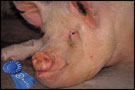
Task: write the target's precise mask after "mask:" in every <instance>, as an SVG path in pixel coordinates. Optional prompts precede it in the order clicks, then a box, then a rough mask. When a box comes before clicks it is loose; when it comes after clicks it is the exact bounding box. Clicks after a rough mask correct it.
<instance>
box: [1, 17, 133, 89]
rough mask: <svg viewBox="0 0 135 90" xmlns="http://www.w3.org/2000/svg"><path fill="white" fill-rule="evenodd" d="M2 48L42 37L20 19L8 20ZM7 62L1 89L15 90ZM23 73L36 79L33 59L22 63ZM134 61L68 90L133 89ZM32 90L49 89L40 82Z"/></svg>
mask: <svg viewBox="0 0 135 90" xmlns="http://www.w3.org/2000/svg"><path fill="white" fill-rule="evenodd" d="M1 26H2V27H1V48H3V47H6V46H9V45H11V44H15V43H20V42H23V41H27V40H30V39H38V38H40V37H41V36H42V33H40V32H39V31H38V30H35V29H33V28H29V26H27V25H25V24H24V23H22V22H21V20H20V19H17V18H16V17H14V18H12V19H11V18H6V19H2V21H1ZM4 63H5V62H3V61H1V89H15V88H16V87H15V84H14V82H13V80H12V78H11V76H10V75H9V74H6V73H4V72H3V70H2V67H3V64H4ZM20 63H21V64H22V66H23V71H25V72H27V73H28V74H30V75H31V76H33V77H35V74H34V69H33V67H32V63H31V57H29V58H28V59H26V60H24V61H20ZM133 63H134V61H131V60H130V59H129V60H124V62H123V63H121V64H118V65H116V66H112V67H109V68H104V69H102V70H101V71H100V72H99V73H98V74H97V75H96V76H95V77H94V78H92V79H91V80H88V81H85V82H83V83H80V84H78V85H75V86H72V87H69V88H67V89H78V88H80V89H116V88H117V89H133V88H134V64H133ZM30 89H47V87H46V86H43V85H42V84H41V83H40V82H39V81H37V83H36V84H35V85H34V86H33V87H31V88H30Z"/></svg>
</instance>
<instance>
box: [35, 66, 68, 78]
mask: <svg viewBox="0 0 135 90" xmlns="http://www.w3.org/2000/svg"><path fill="white" fill-rule="evenodd" d="M67 66H68V64H65V65H63V66H62V67H60V68H58V69H55V70H51V69H49V70H42V69H41V70H36V76H37V77H38V78H42V77H44V78H45V77H46V78H49V77H54V75H55V74H58V73H62V72H63V71H64V70H65V69H66V67H67Z"/></svg>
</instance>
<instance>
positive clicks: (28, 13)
mask: <svg viewBox="0 0 135 90" xmlns="http://www.w3.org/2000/svg"><path fill="white" fill-rule="evenodd" d="M13 3H14V4H15V6H16V8H17V9H18V10H19V11H20V12H21V15H22V16H23V17H24V18H25V19H26V20H27V21H28V22H29V23H31V24H33V25H35V26H37V27H40V28H41V27H42V21H41V16H40V13H39V10H38V7H37V6H36V4H35V3H34V2H30V1H14V2H13Z"/></svg>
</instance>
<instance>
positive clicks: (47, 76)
mask: <svg viewBox="0 0 135 90" xmlns="http://www.w3.org/2000/svg"><path fill="white" fill-rule="evenodd" d="M68 66H69V65H68V64H65V65H64V66H63V67H61V68H59V69H56V70H47V71H42V70H37V71H36V76H37V79H38V80H39V81H40V82H41V83H42V84H44V85H45V86H47V87H50V88H57V87H59V85H61V83H62V81H63V79H65V77H63V76H65V74H66V73H67V68H68Z"/></svg>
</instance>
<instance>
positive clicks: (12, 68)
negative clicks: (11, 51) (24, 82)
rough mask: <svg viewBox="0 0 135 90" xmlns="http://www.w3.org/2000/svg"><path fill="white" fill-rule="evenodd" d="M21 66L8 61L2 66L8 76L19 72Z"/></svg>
mask: <svg viewBox="0 0 135 90" xmlns="http://www.w3.org/2000/svg"><path fill="white" fill-rule="evenodd" d="M21 69H22V65H21V64H20V63H19V62H18V61H8V62H7V63H5V64H4V66H3V70H4V72H6V73H8V74H17V73H19V72H20V71H21Z"/></svg>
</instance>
